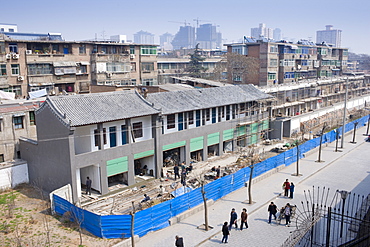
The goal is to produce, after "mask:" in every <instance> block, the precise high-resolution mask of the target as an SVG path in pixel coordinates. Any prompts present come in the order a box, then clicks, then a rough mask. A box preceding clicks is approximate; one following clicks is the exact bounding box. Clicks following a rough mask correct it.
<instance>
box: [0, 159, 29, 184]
mask: <svg viewBox="0 0 370 247" xmlns="http://www.w3.org/2000/svg"><path fill="white" fill-rule="evenodd" d="M22 183H28V167H27V163H24V162H19V163H17V164H12V165H11V166H4V167H0V191H1V190H6V189H10V188H14V187H15V186H17V185H19V184H22Z"/></svg>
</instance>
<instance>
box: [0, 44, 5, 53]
mask: <svg viewBox="0 0 370 247" xmlns="http://www.w3.org/2000/svg"><path fill="white" fill-rule="evenodd" d="M4 53H5V43H4V42H0V54H4Z"/></svg>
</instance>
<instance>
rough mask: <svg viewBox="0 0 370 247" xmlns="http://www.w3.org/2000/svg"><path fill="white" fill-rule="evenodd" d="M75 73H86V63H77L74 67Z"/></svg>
mask: <svg viewBox="0 0 370 247" xmlns="http://www.w3.org/2000/svg"><path fill="white" fill-rule="evenodd" d="M76 72H77V74H86V73H87V65H81V64H78V65H77V68H76Z"/></svg>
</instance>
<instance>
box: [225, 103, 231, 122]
mask: <svg viewBox="0 0 370 247" xmlns="http://www.w3.org/2000/svg"><path fill="white" fill-rule="evenodd" d="M226 120H230V106H229V105H227V106H226Z"/></svg>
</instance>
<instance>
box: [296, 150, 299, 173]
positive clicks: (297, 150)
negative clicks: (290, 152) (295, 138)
mask: <svg viewBox="0 0 370 247" xmlns="http://www.w3.org/2000/svg"><path fill="white" fill-rule="evenodd" d="M296 147H297V176H299V144H298V143H297V146H296Z"/></svg>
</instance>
